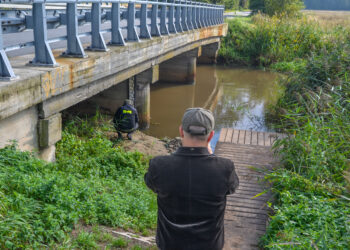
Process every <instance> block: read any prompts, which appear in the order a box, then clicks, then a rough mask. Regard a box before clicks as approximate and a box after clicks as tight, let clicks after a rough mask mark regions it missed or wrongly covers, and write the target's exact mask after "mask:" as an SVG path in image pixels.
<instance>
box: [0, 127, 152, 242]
mask: <svg viewBox="0 0 350 250" xmlns="http://www.w3.org/2000/svg"><path fill="white" fill-rule="evenodd" d="M146 168H147V159H144V157H143V156H142V155H141V154H139V153H126V152H123V150H122V149H120V148H116V147H114V145H113V143H112V142H111V141H109V140H108V139H106V138H105V137H104V136H103V133H101V131H98V130H95V129H94V128H93V127H91V126H90V125H89V124H88V123H87V122H85V121H80V122H79V123H71V124H70V125H68V127H67V128H66V129H65V130H64V131H63V138H62V140H61V141H60V142H59V143H58V145H57V162H56V163H54V164H51V163H46V162H43V161H41V160H38V159H36V158H35V157H33V156H32V155H31V154H30V153H26V152H24V153H23V152H19V151H16V150H15V148H14V147H13V146H12V147H7V148H4V149H0V196H1V199H0V248H1V249H5V248H8V249H12V248H23V247H30V248H38V247H39V246H47V245H55V244H57V243H60V242H61V243H63V242H70V240H69V238H70V235H69V232H70V231H71V230H72V229H73V228H74V226H75V225H76V224H77V223H79V224H81V223H83V224H96V225H98V224H99V225H107V226H113V227H120V228H124V229H131V230H134V231H137V232H142V233H143V234H147V232H148V230H150V229H154V228H155V225H156V209H157V207H156V199H155V195H153V194H152V193H151V191H149V190H148V189H147V188H146V186H145V184H144V181H143V175H144V173H145V171H146ZM85 236H86V235H85ZM85 236H84V235H82V236H79V237H83V238H84V237H85ZM79 237H78V239H77V240H79ZM86 237H87V236H86ZM68 245H69V244H68ZM78 245H79V244H78ZM71 246H74V244H73V245H71Z"/></svg>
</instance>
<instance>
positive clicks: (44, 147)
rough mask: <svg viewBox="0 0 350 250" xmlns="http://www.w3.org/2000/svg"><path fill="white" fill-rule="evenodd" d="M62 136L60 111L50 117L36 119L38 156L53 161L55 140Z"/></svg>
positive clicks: (54, 158)
mask: <svg viewBox="0 0 350 250" xmlns="http://www.w3.org/2000/svg"><path fill="white" fill-rule="evenodd" d="M61 138H62V117H61V113H58V114H54V115H52V116H50V117H47V118H44V119H39V121H38V139H39V157H40V158H41V159H43V160H45V161H49V162H53V161H55V160H56V157H55V153H56V146H55V144H56V142H58V141H59V140H61Z"/></svg>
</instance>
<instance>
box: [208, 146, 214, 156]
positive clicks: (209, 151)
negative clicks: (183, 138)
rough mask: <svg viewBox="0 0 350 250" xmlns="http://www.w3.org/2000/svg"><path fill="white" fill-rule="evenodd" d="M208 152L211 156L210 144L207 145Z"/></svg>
mask: <svg viewBox="0 0 350 250" xmlns="http://www.w3.org/2000/svg"><path fill="white" fill-rule="evenodd" d="M208 152H209V154H213V150H212V149H211V146H210V143H208Z"/></svg>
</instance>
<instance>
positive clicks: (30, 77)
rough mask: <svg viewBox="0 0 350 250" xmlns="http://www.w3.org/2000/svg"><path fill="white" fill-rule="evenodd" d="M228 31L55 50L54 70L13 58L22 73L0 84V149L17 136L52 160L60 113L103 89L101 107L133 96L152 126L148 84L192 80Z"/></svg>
mask: <svg viewBox="0 0 350 250" xmlns="http://www.w3.org/2000/svg"><path fill="white" fill-rule="evenodd" d="M226 32H227V24H221V25H216V26H211V27H206V28H202V29H197V30H191V31H187V32H184V33H180V34H173V35H169V36H162V37H156V38H152V39H151V40H141V42H131V43H127V45H126V46H124V47H121V46H113V47H109V50H108V51H107V52H92V51H89V52H87V55H88V57H87V58H67V57H60V56H59V55H60V54H62V52H63V50H56V51H54V55H55V58H56V61H57V63H58V64H59V66H58V67H55V68H47V67H33V66H29V65H28V62H29V60H30V59H31V58H32V55H24V56H19V57H15V58H11V59H10V61H11V64H12V66H13V70H14V72H15V74H16V75H17V76H18V77H17V78H16V79H15V80H13V81H11V82H4V83H1V84H0V147H3V146H5V145H6V144H8V143H9V140H16V141H17V142H18V144H19V147H20V148H21V149H25V150H33V149H39V151H40V154H41V156H42V157H43V158H44V159H47V160H52V159H53V157H54V145H55V143H56V142H57V141H58V140H60V138H61V116H60V112H61V111H62V110H65V109H67V108H69V107H71V106H73V105H75V104H77V103H79V102H82V101H84V100H87V99H88V98H91V97H93V96H96V95H97V94H99V93H101V92H103V93H104V96H105V97H106V96H108V98H102V99H103V101H101V103H100V104H99V105H102V106H103V103H105V106H110V107H112V108H111V111H112V110H114V109H115V107H117V106H118V105H120V102H121V101H122V100H123V99H124V98H125V97H128V98H132V99H134V101H135V105H136V106H137V108H138V110H139V112H140V116H141V120H142V122H143V125H142V126H143V127H147V125H148V123H149V119H150V118H149V117H150V115H149V84H151V83H153V82H156V81H157V80H159V79H162V80H166V81H175V82H179V83H191V82H193V80H194V77H195V72H196V70H195V66H196V61H197V58H198V61H199V62H203V63H213V62H215V59H216V53H217V50H218V48H219V44H220V37H221V36H224V35H226ZM120 83H124V87H122V85H120ZM117 85H119V86H120V87H118V86H117ZM100 95H101V94H100ZM100 100H101V98H100ZM96 102H98V98H97V99H96Z"/></svg>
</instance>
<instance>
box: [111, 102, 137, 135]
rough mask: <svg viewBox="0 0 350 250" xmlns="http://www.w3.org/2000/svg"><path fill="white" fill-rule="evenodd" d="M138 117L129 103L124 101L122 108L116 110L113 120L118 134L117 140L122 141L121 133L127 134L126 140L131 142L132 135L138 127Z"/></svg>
mask: <svg viewBox="0 0 350 250" xmlns="http://www.w3.org/2000/svg"><path fill="white" fill-rule="evenodd" d="M138 122H139V117H138V114H137V111H136V109H135V108H134V107H133V106H132V104H131V101H130V100H129V99H126V100H125V101H124V104H123V106H121V107H120V108H118V110H117V112H116V113H115V115H114V118H113V124H114V127H115V129H116V130H117V132H118V137H119V139H123V137H122V133H128V139H129V140H131V139H132V137H131V135H132V133H133V132H135V130H136V129H137V128H138V127H139V124H138Z"/></svg>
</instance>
